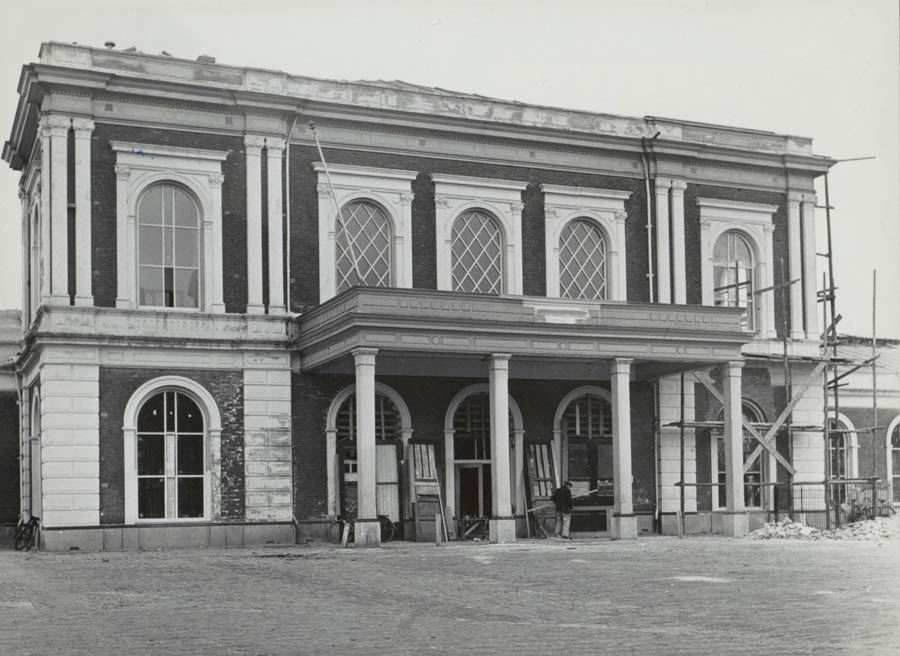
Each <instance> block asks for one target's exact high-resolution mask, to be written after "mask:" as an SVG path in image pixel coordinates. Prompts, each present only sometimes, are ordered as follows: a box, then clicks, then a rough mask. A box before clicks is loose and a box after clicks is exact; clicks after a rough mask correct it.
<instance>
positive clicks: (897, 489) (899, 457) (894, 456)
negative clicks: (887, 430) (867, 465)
mask: <svg viewBox="0 0 900 656" xmlns="http://www.w3.org/2000/svg"><path fill="white" fill-rule="evenodd" d="M895 422H896V423H895V424H894V430H892V431H891V454H890V455H891V485H892V487H893V490H894V503H900V421H896V420H895Z"/></svg>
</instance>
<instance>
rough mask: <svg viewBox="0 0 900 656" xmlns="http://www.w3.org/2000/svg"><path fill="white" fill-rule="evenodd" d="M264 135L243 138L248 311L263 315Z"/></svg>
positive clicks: (248, 312)
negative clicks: (245, 187) (245, 185)
mask: <svg viewBox="0 0 900 656" xmlns="http://www.w3.org/2000/svg"><path fill="white" fill-rule="evenodd" d="M265 143H266V140H265V139H264V138H263V137H255V136H252V135H247V136H246V137H244V153H245V156H246V158H247V314H264V313H265V307H264V306H263V293H262V292H263V290H262V161H261V157H262V147H263V146H264V145H265Z"/></svg>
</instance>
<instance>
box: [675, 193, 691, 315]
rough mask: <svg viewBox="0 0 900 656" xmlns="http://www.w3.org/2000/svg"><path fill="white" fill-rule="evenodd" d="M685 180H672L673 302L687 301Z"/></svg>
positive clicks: (683, 302)
mask: <svg viewBox="0 0 900 656" xmlns="http://www.w3.org/2000/svg"><path fill="white" fill-rule="evenodd" d="M685 189H687V183H686V182H685V181H684V180H672V279H673V281H674V285H675V296H674V298H673V302H675V303H680V304H682V305H683V304H685V303H687V272H686V270H685V265H684V262H685V251H684V190H685Z"/></svg>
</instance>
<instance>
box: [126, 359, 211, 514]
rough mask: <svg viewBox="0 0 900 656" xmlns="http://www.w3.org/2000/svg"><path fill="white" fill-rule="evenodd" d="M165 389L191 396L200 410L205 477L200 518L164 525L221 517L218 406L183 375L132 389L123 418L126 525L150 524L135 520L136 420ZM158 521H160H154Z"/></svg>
mask: <svg viewBox="0 0 900 656" xmlns="http://www.w3.org/2000/svg"><path fill="white" fill-rule="evenodd" d="M166 390H175V391H177V392H181V393H183V394H187V395H188V396H191V397H193V399H194V401H196V402H197V405H198V407H199V408H200V411H201V412H202V413H203V422H204V427H205V432H206V440H207V442H206V451H207V452H206V473H205V476H204V496H205V498H204V503H203V508H204V513H203V517H202V518H196V517H192V518H191V519H190V520H179V519H177V518H167V519H166V520H165V521H166V522H182V521H194V522H196V521H198V520H207V521H208V520H211V519H217V518H218V517H219V515H220V506H221V494H220V493H219V490H220V481H221V451H220V450H221V436H222V418H221V415H220V414H219V407H218V405H217V404H216V401H215V399H214V398H213V396H212V394H210V393H209V392H208V391H207V389H206V388H205V387H203V386H202V385H201V384H200V383H197V382H196V381H193V380H191V379H190V378H185V377H184V376H160V377H159V378H154V379H153V380H148V381H147V382H145V383H144V384H143V385H141V386H140V387H138V388H137V390H135V392H134V394H132V395H131V398H129V399H128V403H127V404H126V405H125V413H124V415H123V419H122V434H123V440H124V449H123V450H124V456H125V468H124V474H125V476H124V479H125V523H126V524H137V523H153V520H150V521H146V522H145V521H144V520H141V519H140V518H139V517H138V499H137V417H138V412H139V411H140V409H141V406H142V405H143V404H144V403H145V402H146V401H147V400H148V399H149V398H150V397H151V396H153V395H154V394H158V393H159V392H162V391H166ZM158 521H161V520H157V522H158Z"/></svg>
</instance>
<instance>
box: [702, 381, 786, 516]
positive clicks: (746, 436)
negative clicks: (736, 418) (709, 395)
mask: <svg viewBox="0 0 900 656" xmlns="http://www.w3.org/2000/svg"><path fill="white" fill-rule="evenodd" d="M741 415H742V417H741V418H742V420H743V417H744V416H745V415H749V419H750V423H763V422H765V421H766V413H765V412H764V411H763V409H762V408H761V407H760V406H759V404H757V403H756V402H755V401H753V400H751V399H748V398H744V397H742V398H741ZM708 416H709V417H711V418H712V419H713V420H715V421H720V422H721V421H723V420H724V418H725V407H724V406H721V405H720V406H719V408H718V410H717V411H716V412H715V413H712V412H710V414H709V415H708ZM709 438H710V458H709V465H710V476H711V478H710V480H711V481H721V482H719V485H723V484H724V480H723V479H724V472H723V471H720V470H719V463H718V460H717V455H716V454H717V452H718V448H719V440H724V439H725V429H724V426H722V427H717V428H712V429H710V430H709ZM741 444H742V451H743V456H742V458H741V462H742V463H743V462H745V461H746V459H747V457H748V456H749V455H750V453H752V452H753V449H755V448H756V446H757V441H756V438H754V437H753V436H752V435H750V433H749V431H748V430H747V429H746V428H743V427H742V429H741ZM755 462H757V463H758V469H756V470H754V469H750V470H748V471H745V472H743V473H742V474H741V478H742V480H743V484H744V504H745V506H746V507H747V508H751V509H756V508H762V509H765V508H768V509H769V510H772V509H773V506H772V504H773V502H774V495H773V494H772V493H771V492H770V488H768V487H766V486H765V485H763V484H764V483H768V482H769V480H770V479H771V477H772V476H773V475H775V472H777V462H776V460H775V457H774V456H773V455H772V454H771V453H769V452H768V451H765V450H763V451H761V452H760V454H759V455H758V456H757V457H756V459H755ZM742 469H743V467H742ZM754 475H758V476H759V480H758V481H753V480H752V477H753V476H754ZM711 494H712V507H713V510H718V509H722V508H724V507H725V501H724V497H725V490H724V488H717V489H714V490H712V491H711ZM754 495H755V496H756V497H757V498H758V501H759V503H758V504H753V503H751V499H752V497H753V496H754Z"/></svg>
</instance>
